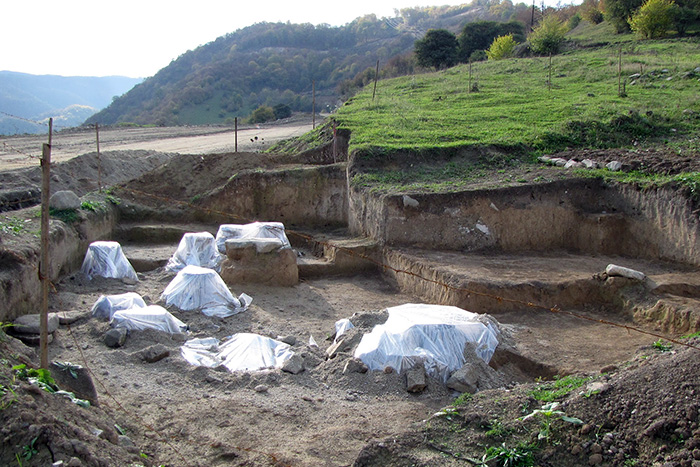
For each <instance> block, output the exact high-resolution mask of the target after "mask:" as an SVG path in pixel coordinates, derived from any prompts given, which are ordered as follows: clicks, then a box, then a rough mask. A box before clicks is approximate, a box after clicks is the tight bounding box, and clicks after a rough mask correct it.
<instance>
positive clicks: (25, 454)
mask: <svg viewBox="0 0 700 467" xmlns="http://www.w3.org/2000/svg"><path fill="white" fill-rule="evenodd" d="M37 439H38V436H35V437H34V438H33V439H32V440H31V442H30V443H29V444H25V445H24V446H22V459H24V460H25V461H28V460H30V459H31V458H32V457H34V456H35V455H37V454H39V450H38V449H37V448H36V446H35V444H36V440H37Z"/></svg>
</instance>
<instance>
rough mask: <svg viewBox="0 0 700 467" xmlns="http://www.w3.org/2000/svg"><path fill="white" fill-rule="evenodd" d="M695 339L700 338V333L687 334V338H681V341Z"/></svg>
mask: <svg viewBox="0 0 700 467" xmlns="http://www.w3.org/2000/svg"><path fill="white" fill-rule="evenodd" d="M693 337H700V331H698V332H694V333H692V334H686V335H685V336H681V339H692V338H693Z"/></svg>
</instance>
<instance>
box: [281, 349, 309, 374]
mask: <svg viewBox="0 0 700 467" xmlns="http://www.w3.org/2000/svg"><path fill="white" fill-rule="evenodd" d="M282 371H286V372H287V373H291V374H293V375H298V374H299V373H301V372H302V371H304V359H303V358H302V356H301V355H299V354H296V353H295V354H294V355H292V356H291V357H290V358H289V359H288V360H287V361H286V362H284V364H283V365H282Z"/></svg>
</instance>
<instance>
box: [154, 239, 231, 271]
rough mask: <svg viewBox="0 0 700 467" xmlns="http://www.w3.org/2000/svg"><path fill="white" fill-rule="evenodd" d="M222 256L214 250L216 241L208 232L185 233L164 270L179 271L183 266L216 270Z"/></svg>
mask: <svg viewBox="0 0 700 467" xmlns="http://www.w3.org/2000/svg"><path fill="white" fill-rule="evenodd" d="M221 259H222V256H221V255H220V254H219V252H218V251H217V249H216V239H215V238H214V236H213V235H212V234H210V233H209V232H196V233H186V234H185V235H183V236H182V239H181V240H180V244H179V245H178V247H177V250H175V253H174V254H173V256H172V257H171V258H170V259H169V260H168V264H167V265H166V266H165V268H166V269H167V270H169V271H180V270H181V269H183V268H184V267H185V266H200V267H203V268H209V269H214V270H218V268H219V264H220V263H221Z"/></svg>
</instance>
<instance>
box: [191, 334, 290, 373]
mask: <svg viewBox="0 0 700 467" xmlns="http://www.w3.org/2000/svg"><path fill="white" fill-rule="evenodd" d="M180 352H181V354H182V357H183V358H184V359H185V360H187V362H189V363H190V364H192V365H197V366H206V367H210V368H213V367H217V366H219V365H223V366H225V367H226V368H227V369H228V370H229V371H246V370H247V371H257V370H262V369H265V368H281V367H282V365H284V362H286V361H287V360H289V359H290V358H291V357H292V355H294V352H293V351H292V350H291V348H290V347H289V345H288V344H285V343H284V342H280V341H277V340H274V339H271V338H269V337H264V336H261V335H258V334H251V333H240V334H234V335H233V336H231V337H230V338H229V339H228V340H227V341H225V342H224V343H223V344H219V342H218V340H217V339H215V338H205V339H190V340H188V341H187V342H185V344H184V345H183V346H182V347H181V348H180Z"/></svg>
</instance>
